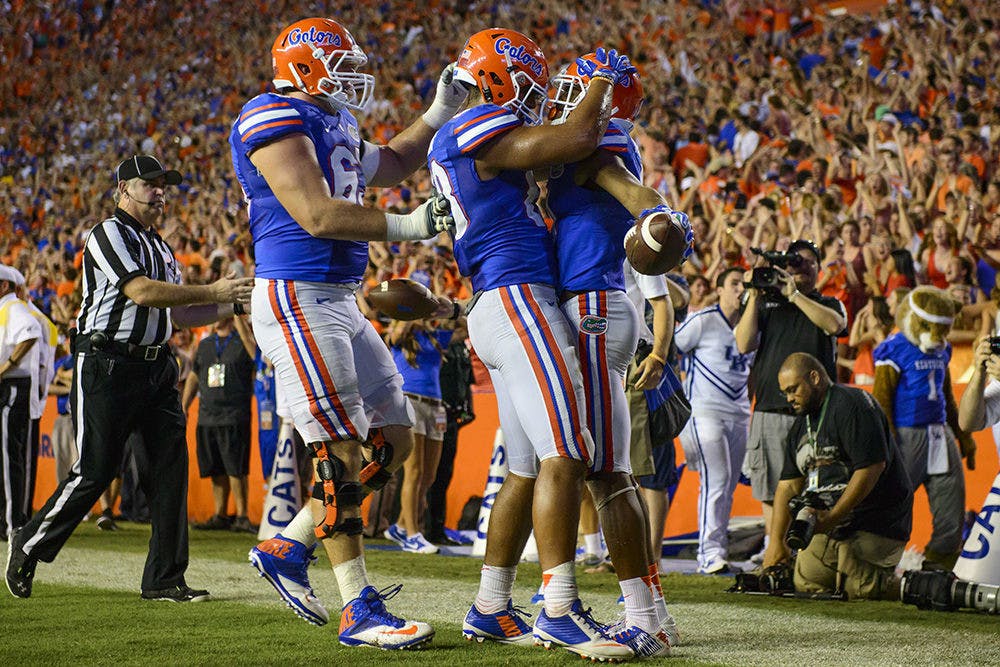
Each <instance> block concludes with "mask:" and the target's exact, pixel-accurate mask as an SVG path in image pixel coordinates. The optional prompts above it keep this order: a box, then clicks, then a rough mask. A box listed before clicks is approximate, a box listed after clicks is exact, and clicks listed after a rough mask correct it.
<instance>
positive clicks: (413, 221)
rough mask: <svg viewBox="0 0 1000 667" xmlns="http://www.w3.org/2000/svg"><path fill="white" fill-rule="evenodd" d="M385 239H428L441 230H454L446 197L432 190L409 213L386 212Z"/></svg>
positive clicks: (453, 222) (453, 219)
mask: <svg viewBox="0 0 1000 667" xmlns="http://www.w3.org/2000/svg"><path fill="white" fill-rule="evenodd" d="M385 220H386V240H387V241H415V240H418V239H429V238H433V237H435V236H437V235H438V234H439V233H441V232H449V233H451V232H454V231H455V218H454V217H452V215H451V204H449V203H448V198H447V197H445V196H444V195H443V194H441V193H440V192H438V191H437V190H434V191H433V192H432V193H431V196H430V197H429V198H428V199H427V201H425V202H424V203H423V204H421V205H420V206H418V207H417V208H415V209H413V211H411V212H410V213H406V214H402V215H400V214H397V213H386V214H385Z"/></svg>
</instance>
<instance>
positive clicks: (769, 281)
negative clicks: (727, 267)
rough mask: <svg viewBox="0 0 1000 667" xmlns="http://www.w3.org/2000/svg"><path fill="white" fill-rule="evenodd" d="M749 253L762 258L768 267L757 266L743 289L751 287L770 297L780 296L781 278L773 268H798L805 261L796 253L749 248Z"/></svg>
mask: <svg viewBox="0 0 1000 667" xmlns="http://www.w3.org/2000/svg"><path fill="white" fill-rule="evenodd" d="M750 252H752V253H753V254H755V255H759V256H760V257H763V258H764V261H765V262H767V263H768V264H769V266H758V267H757V268H755V269H754V270H753V271H752V272H751V274H750V282H748V283H744V287H753V288H754V289H758V290H761V291H762V292H765V293H767V294H769V295H772V296H779V295H780V294H781V276H780V275H779V274H778V272H777V271H775V267H779V268H782V269H787V268H793V269H795V268H798V267H800V266H802V264H803V263H804V262H805V261H806V260H805V259H804V258H803V257H802V255H800V254H799V253H797V252H781V251H780V250H761V249H760V248H750Z"/></svg>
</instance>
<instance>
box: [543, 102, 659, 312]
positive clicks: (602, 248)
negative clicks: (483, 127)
mask: <svg viewBox="0 0 1000 667" xmlns="http://www.w3.org/2000/svg"><path fill="white" fill-rule="evenodd" d="M599 146H600V147H601V148H603V149H605V150H608V151H611V152H613V153H615V154H616V155H618V156H620V157H621V158H622V160H623V161H624V162H625V167H626V168H627V169H628V170H629V171H630V172H632V175H633V176H635V177H636V178H638V179H639V181H640V182H642V158H641V157H640V155H639V147H638V146H637V145H636V143H635V141H634V140H633V139H632V137H630V136H629V133H628V130H627V128H626V125H625V123H624V122H623V121H620V120H618V119H612V121H611V124H610V125H608V129H607V131H606V132H605V133H604V137H602V138H601V142H600V144H599ZM576 167H577V165H575V164H568V165H565V166H562V167H556V168H555V169H553V170H552V174H551V175H550V176H549V183H548V205H549V210H550V211H552V214H553V215H554V216H555V219H556V225H555V230H554V231H555V244H556V260H557V262H558V264H559V281H560V285H559V287H560V289H565V290H573V291H574V292H591V291H594V290H608V289H614V290H621V291H625V278H624V276H623V275H622V267H623V263H624V261H625V247H624V245H623V244H624V241H625V234H626V233H627V232H628V230H629V229H630V228H631V227H632V225H633V224H634V223H635V219H634V218H633V217H632V214H631V213H629V212H628V210H627V209H626V208H625V207H624V206H622V205H621V204H620V203H618V200H617V199H615V198H614V197H612V196H611V195H609V194H608V193H607V192H605V191H604V190H602V189H600V188H597V187H589V188H588V187H585V186H582V185H577V184H576V182H575V180H574V178H575V175H576Z"/></svg>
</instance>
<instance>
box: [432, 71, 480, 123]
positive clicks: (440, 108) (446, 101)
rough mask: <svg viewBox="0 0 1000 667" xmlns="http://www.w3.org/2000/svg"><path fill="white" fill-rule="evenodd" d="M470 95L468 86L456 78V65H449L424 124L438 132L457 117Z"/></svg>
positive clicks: (438, 85) (442, 75)
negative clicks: (457, 112)
mask: <svg viewBox="0 0 1000 667" xmlns="http://www.w3.org/2000/svg"><path fill="white" fill-rule="evenodd" d="M468 95H469V88H468V85H467V84H465V83H463V82H461V81H458V80H457V79H456V78H455V63H449V64H448V66H447V67H445V68H444V70H442V71H441V78H440V79H438V84H437V92H436V93H435V94H434V101H433V102H431V106H430V107H429V108H428V109H427V111H425V112H424V115H423V118H424V122H425V123H427V124H428V125H430V126H431V127H433V128H434V129H435V130H437V129H438V128H440V127H441V126H442V125H444V124H445V123H447V122H448V121H449V120H450V119H451V117H452V116H454V115H455V112H456V111H458V109H459V107H461V106H462V103H463V102H465V98H466V97H468Z"/></svg>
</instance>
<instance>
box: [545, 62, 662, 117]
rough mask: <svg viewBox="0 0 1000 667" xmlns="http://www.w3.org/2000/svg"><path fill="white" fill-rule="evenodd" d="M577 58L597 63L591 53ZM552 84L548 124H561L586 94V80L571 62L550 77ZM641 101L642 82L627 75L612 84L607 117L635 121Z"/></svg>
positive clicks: (637, 76) (631, 75)
mask: <svg viewBox="0 0 1000 667" xmlns="http://www.w3.org/2000/svg"><path fill="white" fill-rule="evenodd" d="M581 59H582V60H589V61H590V62H592V63H594V64H596V65H600V64H601V63H600V62H599V61H598V60H597V56H596V55H595V54H593V53H588V54H587V55H585V56H582V57H581ZM552 83H553V84H554V85H555V95H554V97H553V98H552V100H551V102H552V112H553V113H552V122H554V123H561V122H563V121H565V120H566V117H567V116H568V115H569V112H570V111H572V110H573V109H575V108H576V107H577V105H578V104H580V102H581V101H582V100H583V96H584V95H586V94H587V86H588V85H589V84H590V77H589V76H584V75H583V74H580V70H579V68H578V67H577V65H576V62H575V61H574V62H572V63H570V64H569V66H568V67H564V68H563V69H562V70H560V72H559V73H558V74H556V75H555V76H554V77H552ZM642 100H643V91H642V81H640V80H639V74H638V73H636V72H631V73H629V74H627V75H625V76H624V77H623V78H620V79H619V80H618V81H617V82H616V83H615V88H614V90H613V91H612V93H611V107H612V108H611V116H612V117H613V118H621V119H623V120H627V121H632V120H635V117H636V116H638V115H639V109H641V108H642Z"/></svg>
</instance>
